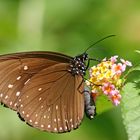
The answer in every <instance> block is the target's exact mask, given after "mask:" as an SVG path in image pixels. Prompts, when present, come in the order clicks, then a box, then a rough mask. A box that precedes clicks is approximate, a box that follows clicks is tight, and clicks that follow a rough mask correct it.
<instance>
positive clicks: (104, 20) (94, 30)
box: [0, 0, 140, 140]
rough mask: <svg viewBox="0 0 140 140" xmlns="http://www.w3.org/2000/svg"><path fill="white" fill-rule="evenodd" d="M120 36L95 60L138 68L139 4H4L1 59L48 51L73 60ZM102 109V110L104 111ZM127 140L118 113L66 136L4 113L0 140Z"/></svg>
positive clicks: (76, 0) (33, 0)
mask: <svg viewBox="0 0 140 140" xmlns="http://www.w3.org/2000/svg"><path fill="white" fill-rule="evenodd" d="M110 34H115V35H117V36H116V37H114V38H110V39H108V40H105V41H103V42H101V43H100V44H97V45H96V46H95V47H94V49H91V50H90V51H89V54H90V56H91V57H93V58H104V57H110V56H112V55H115V54H118V55H119V56H122V57H123V58H125V59H128V60H131V61H132V62H133V63H137V61H138V60H139V58H138V54H136V53H135V52H134V50H140V46H139V45H140V1H139V0H116V1H115V0H46V1H45V0H0V53H1V54H4V53H11V52H18V51H33V50H47V51H48V50H49V51H57V52H62V53H65V54H67V55H71V56H75V55H77V54H79V53H82V52H83V51H84V50H85V49H86V48H87V47H88V46H89V45H91V44H92V43H93V42H95V41H97V40H99V39H101V38H102V37H105V36H107V35H110ZM101 107H102V108H104V105H103V106H101ZM25 139H26V140H30V139H34V140H49V139H51V140H60V139H61V140H63V139H67V140H71V139H72V140H77V139H80V140H127V134H126V132H125V128H124V126H123V122H122V118H121V109H120V107H116V108H113V109H111V110H109V111H107V112H104V113H102V114H100V115H98V116H97V117H96V118H95V119H94V120H92V121H90V120H88V119H86V118H85V119H84V121H83V123H82V125H81V126H80V128H79V129H77V130H75V131H72V132H70V133H66V134H50V133H47V132H41V131H39V130H36V129H33V128H31V127H29V126H27V125H26V124H25V123H23V122H21V121H20V120H19V119H18V117H17V115H16V113H15V112H13V111H11V110H9V109H6V108H3V107H0V140H25Z"/></svg>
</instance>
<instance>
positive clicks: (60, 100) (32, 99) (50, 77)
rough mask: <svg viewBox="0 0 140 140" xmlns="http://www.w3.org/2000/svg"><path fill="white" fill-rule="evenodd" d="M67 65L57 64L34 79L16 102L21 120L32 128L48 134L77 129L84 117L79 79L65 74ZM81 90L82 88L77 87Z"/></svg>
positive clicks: (67, 73) (80, 79)
mask: <svg viewBox="0 0 140 140" xmlns="http://www.w3.org/2000/svg"><path fill="white" fill-rule="evenodd" d="M68 67H69V64H64V63H61V64H56V65H53V66H51V67H49V68H46V69H43V70H42V71H40V72H39V73H38V74H36V75H35V76H33V77H32V78H31V80H30V81H29V82H28V83H27V84H26V85H25V87H24V88H23V90H22V95H21V97H20V99H19V100H20V102H18V107H19V110H18V112H19V113H20V115H21V117H22V118H23V119H24V120H25V121H26V122H27V123H28V124H30V125H31V126H33V127H35V128H38V129H41V130H45V131H50V132H60V133H62V132H67V131H71V130H72V129H76V128H77V127H78V126H79V125H80V123H81V121H82V118H83V115H84V96H83V94H82V93H80V92H79V85H80V84H81V82H82V77H81V76H77V75H75V76H72V75H71V73H69V72H68V71H67V69H68ZM80 88H81V90H83V84H81V86H80Z"/></svg>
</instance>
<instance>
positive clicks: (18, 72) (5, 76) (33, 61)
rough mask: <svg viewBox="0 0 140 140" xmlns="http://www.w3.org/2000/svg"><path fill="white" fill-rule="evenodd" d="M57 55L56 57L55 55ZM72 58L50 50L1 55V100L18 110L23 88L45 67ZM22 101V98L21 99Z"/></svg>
mask: <svg viewBox="0 0 140 140" xmlns="http://www.w3.org/2000/svg"><path fill="white" fill-rule="evenodd" d="M55 55H56V57H55ZM69 59H70V58H69V57H66V56H63V55H62V56H61V54H54V53H50V52H46V53H45V52H30V53H17V54H9V55H3V56H0V102H1V103H3V104H5V105H6V106H7V107H9V108H11V109H13V110H17V100H19V97H20V96H21V94H22V93H21V90H22V88H23V87H24V86H25V85H26V84H27V83H28V82H29V80H30V79H31V78H32V77H33V76H34V75H36V74H37V73H38V72H39V71H41V70H42V69H44V68H48V67H50V66H52V65H55V64H58V63H60V62H63V61H64V62H66V63H67V62H68V60H69ZM19 101H20V100H19Z"/></svg>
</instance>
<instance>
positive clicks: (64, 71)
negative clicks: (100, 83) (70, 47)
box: [0, 37, 107, 133]
mask: <svg viewBox="0 0 140 140" xmlns="http://www.w3.org/2000/svg"><path fill="white" fill-rule="evenodd" d="M105 38H107V37H105ZM105 38H103V39H105ZM103 39H101V40H103ZM101 40H100V41H101ZM97 42H99V41H97ZM97 42H96V43H97ZM96 43H94V44H96ZM92 46H93V45H92ZM92 46H90V47H89V48H91V47H92ZM89 48H88V49H89ZM88 49H87V50H88ZM87 50H86V51H85V52H84V53H82V54H81V55H77V56H75V57H71V56H67V55H64V54H61V53H56V52H49V51H36V52H21V53H13V54H6V55H1V56H0V102H1V104H4V106H6V107H8V108H10V109H12V110H14V111H16V112H17V114H18V116H19V117H20V119H21V120H23V121H25V122H26V123H27V124H29V125H30V126H32V127H34V128H38V129H40V130H43V131H48V132H55V133H63V132H69V131H71V130H73V129H76V128H78V127H79V126H80V124H81V122H82V120H83V116H84V110H85V112H86V114H87V116H88V117H89V118H90V119H92V118H93V117H94V115H95V112H96V111H95V104H94V101H93V100H92V99H91V97H90V91H89V89H87V88H86V87H85V83H84V81H85V80H84V76H85V75H86V71H87V69H88V67H89V63H90V60H91V59H89V57H88V54H87Z"/></svg>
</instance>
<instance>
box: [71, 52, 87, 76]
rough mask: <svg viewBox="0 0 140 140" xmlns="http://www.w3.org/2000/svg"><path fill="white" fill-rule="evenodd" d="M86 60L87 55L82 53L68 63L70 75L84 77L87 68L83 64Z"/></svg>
mask: <svg viewBox="0 0 140 140" xmlns="http://www.w3.org/2000/svg"><path fill="white" fill-rule="evenodd" d="M87 60H88V54H87V53H83V54H81V55H78V56H75V57H74V58H73V60H72V61H71V62H70V70H69V71H70V72H71V73H72V75H81V76H84V75H85V74H86V69H87V66H86V64H85V62H86V61H87Z"/></svg>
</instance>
